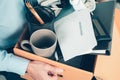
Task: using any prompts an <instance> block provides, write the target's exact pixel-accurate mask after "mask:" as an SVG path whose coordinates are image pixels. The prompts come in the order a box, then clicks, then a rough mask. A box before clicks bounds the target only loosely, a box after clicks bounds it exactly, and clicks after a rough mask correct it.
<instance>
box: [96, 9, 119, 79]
mask: <svg viewBox="0 0 120 80" xmlns="http://www.w3.org/2000/svg"><path fill="white" fill-rule="evenodd" d="M119 19H120V10H117V9H116V10H115V20H114V27H113V37H112V48H111V55H110V56H104V55H99V56H97V60H96V66H95V71H94V75H95V76H96V78H97V80H120V62H119V61H120V34H119V33H120V22H119V21H120V20H119ZM118 20H119V21H118Z"/></svg>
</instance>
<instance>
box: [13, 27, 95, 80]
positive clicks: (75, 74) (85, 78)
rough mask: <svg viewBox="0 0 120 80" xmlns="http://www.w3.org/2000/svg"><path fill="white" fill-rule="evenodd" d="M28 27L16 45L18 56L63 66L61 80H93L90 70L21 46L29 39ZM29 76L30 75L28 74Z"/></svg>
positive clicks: (15, 49) (15, 50)
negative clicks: (23, 41) (45, 56)
mask: <svg viewBox="0 0 120 80" xmlns="http://www.w3.org/2000/svg"><path fill="white" fill-rule="evenodd" d="M27 33H28V31H27V28H25V30H24V31H23V33H22V35H21V36H20V39H19V41H18V42H17V44H16V45H15V47H14V53H15V54H16V55H18V56H21V57H24V58H27V59H30V60H39V61H42V62H45V63H48V64H50V65H53V66H56V67H59V68H62V69H63V70H64V72H63V73H62V74H61V75H62V76H63V77H59V80H80V79H82V80H91V79H92V77H93V73H92V72H89V71H85V70H82V69H79V68H75V67H72V66H69V65H66V64H63V63H59V62H57V61H54V60H51V59H47V58H44V57H40V56H38V55H36V54H33V53H30V52H27V51H24V50H22V49H21V48H20V43H21V41H22V40H24V39H27V38H28V37H29V35H28V34H27ZM27 77H28V76H27Z"/></svg>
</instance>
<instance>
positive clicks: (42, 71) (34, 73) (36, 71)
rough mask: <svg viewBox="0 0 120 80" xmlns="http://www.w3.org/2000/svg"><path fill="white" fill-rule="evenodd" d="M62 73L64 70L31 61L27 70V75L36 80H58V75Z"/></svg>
mask: <svg viewBox="0 0 120 80" xmlns="http://www.w3.org/2000/svg"><path fill="white" fill-rule="evenodd" d="M62 72H63V70H62V69H60V68H57V67H54V66H51V65H49V64H46V63H43V62H40V61H31V62H30V63H29V65H28V68H27V73H28V74H29V75H30V76H31V77H32V78H33V79H34V80H57V78H58V77H57V74H61V73H62Z"/></svg>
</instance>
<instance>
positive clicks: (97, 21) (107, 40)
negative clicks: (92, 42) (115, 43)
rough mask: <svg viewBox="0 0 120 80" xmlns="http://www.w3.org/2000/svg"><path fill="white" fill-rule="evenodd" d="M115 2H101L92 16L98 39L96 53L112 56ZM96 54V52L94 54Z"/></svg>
mask: <svg viewBox="0 0 120 80" xmlns="http://www.w3.org/2000/svg"><path fill="white" fill-rule="evenodd" d="M114 10H115V1H107V2H101V3H99V4H97V5H96V9H95V11H94V12H93V15H92V22H93V28H94V32H95V36H96V39H97V43H98V44H97V46H96V47H95V48H94V51H96V53H100V54H102V53H103V54H110V49H111V40H112V31H113V20H114ZM93 53H95V52H93Z"/></svg>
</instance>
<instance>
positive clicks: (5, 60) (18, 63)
mask: <svg viewBox="0 0 120 80" xmlns="http://www.w3.org/2000/svg"><path fill="white" fill-rule="evenodd" d="M28 64H29V60H27V59H24V58H22V57H19V56H16V55H14V54H12V53H9V54H8V53H7V51H6V50H0V71H7V72H13V73H17V74H19V75H24V74H25V72H26V69H27V66H28Z"/></svg>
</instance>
